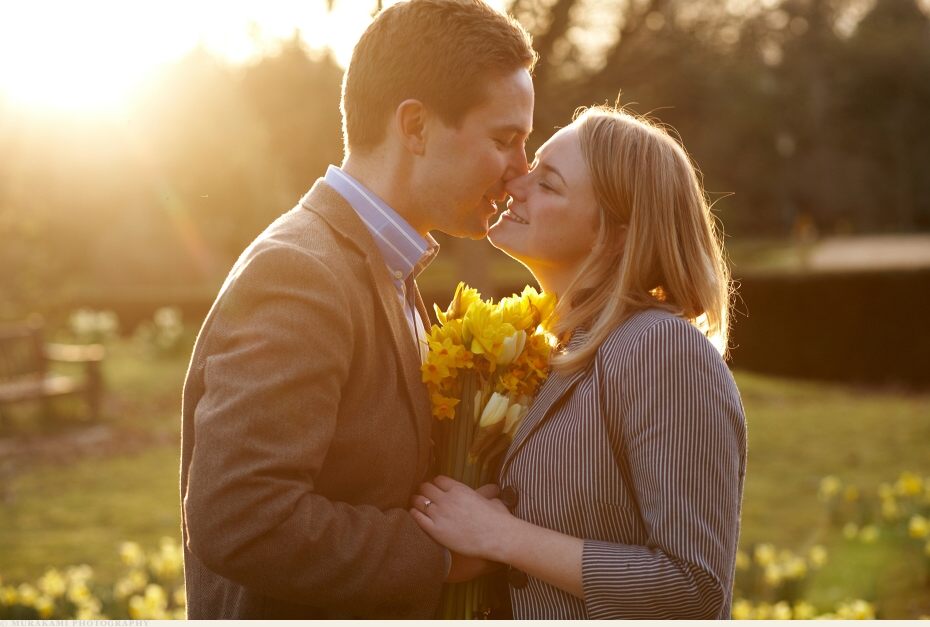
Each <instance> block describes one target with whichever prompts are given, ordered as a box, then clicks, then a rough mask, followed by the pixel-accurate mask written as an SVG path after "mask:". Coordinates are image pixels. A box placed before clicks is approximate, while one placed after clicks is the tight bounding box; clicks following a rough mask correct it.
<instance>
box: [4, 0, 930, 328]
mask: <svg viewBox="0 0 930 627" xmlns="http://www.w3.org/2000/svg"><path fill="white" fill-rule="evenodd" d="M330 4H332V3H330ZM511 8H512V11H513V12H514V14H515V15H516V16H517V17H518V19H520V21H521V22H522V23H524V24H525V25H526V26H527V27H528V28H529V29H530V30H531V31H532V32H533V34H534V36H535V42H536V47H537V48H538V49H539V52H540V55H541V61H540V63H539V66H538V68H537V71H536V86H537V87H536V89H537V108H536V121H535V127H536V132H535V133H534V134H533V136H532V138H531V140H530V146H529V147H528V148H529V150H530V151H531V152H532V151H533V150H535V148H536V147H537V146H538V145H539V144H541V143H542V141H544V140H545V139H546V137H547V136H548V135H549V134H550V133H551V132H552V130H553V129H554V128H556V127H558V126H560V125H564V124H566V123H567V122H568V121H569V120H570V118H571V115H572V112H573V110H574V109H575V108H576V107H577V106H579V105H583V104H591V103H598V102H611V103H613V102H615V101H616V100H618V94H619V102H621V103H622V104H627V105H630V106H632V107H633V108H634V109H635V110H636V111H638V112H641V113H650V112H651V113H654V114H655V115H656V116H657V117H659V118H660V119H661V120H662V121H664V122H666V123H668V124H670V125H672V126H673V127H674V128H675V129H677V131H678V132H679V133H680V135H681V137H682V139H683V141H684V143H685V145H686V146H687V147H688V149H689V150H690V152H691V153H692V154H693V156H694V158H695V160H696V161H697V163H698V164H699V165H700V167H701V168H702V170H703V172H704V176H705V183H706V187H707V189H708V191H709V193H710V195H711V197H712V198H714V199H715V200H717V203H716V205H715V208H716V210H717V212H718V215H719V216H720V217H721V219H722V221H723V224H724V225H725V228H726V231H727V233H728V235H730V236H732V237H733V238H736V239H739V238H742V237H753V238H759V237H773V238H778V237H790V236H792V235H797V234H798V232H799V230H800V231H803V232H808V231H813V232H815V233H819V234H821V235H825V234H826V235H829V234H851V233H856V234H862V233H890V232H893V233H908V232H916V231H928V230H930V177H927V176H926V172H928V171H930V116H927V115H926V112H927V111H928V110H930V80H928V76H930V18H928V14H927V10H926V6H923V7H922V6H921V5H920V4H919V3H918V2H916V1H915V0H875V1H874V2H868V1H862V0H783V1H781V2H778V1H775V0H767V1H766V2H745V1H744V2H741V1H739V0H728V1H723V0H701V1H693V0H689V1H687V2H685V1H683V0H514V1H513V2H512V5H511ZM61 54H67V52H66V51H62V52H61ZM341 76H342V68H341V67H339V65H338V64H337V63H336V62H335V61H334V60H333V57H332V56H331V55H329V54H327V53H326V52H318V51H311V50H309V49H308V48H307V47H306V45H305V44H304V42H303V40H302V39H301V38H300V37H299V34H297V33H295V35H294V37H293V38H292V39H291V40H290V41H284V42H282V43H281V45H280V47H279V49H278V51H277V52H276V53H274V54H270V55H268V56H265V57H263V58H260V59H258V60H253V61H252V62H249V63H246V64H242V65H233V64H230V63H227V62H224V61H222V60H220V59H218V58H215V57H213V56H211V54H210V53H209V52H207V51H206V50H205V49H202V48H201V49H195V50H194V51H192V52H191V53H190V54H189V55H188V56H186V57H185V58H184V59H183V60H181V61H179V62H177V63H175V64H173V65H172V66H169V67H166V68H165V69H163V70H162V71H161V73H160V74H159V75H158V76H157V77H154V78H153V79H152V80H151V81H150V82H149V83H148V86H147V88H146V89H144V90H142V91H141V92H139V93H138V94H136V96H135V98H134V100H133V101H132V103H131V104H130V105H129V106H128V107H126V108H125V109H124V110H123V111H122V112H121V113H120V114H119V115H117V116H110V117H98V118H94V117H92V116H78V115H74V116H70V117H69V116H63V115H60V114H55V115H52V114H42V113H37V112H30V111H28V110H25V111H24V110H22V109H18V108H16V107H14V106H13V105H12V104H11V103H10V102H5V101H3V100H0V159H2V162H3V167H2V168H0V241H2V242H3V246H2V247H0V267H3V268H5V269H7V271H5V272H2V273H0V292H2V294H3V298H2V300H0V317H3V318H15V317H18V316H21V315H23V313H24V312H26V311H27V310H28V311H31V310H35V309H37V308H38V309H43V308H45V309H50V308H54V307H55V305H56V304H57V303H62V302H68V303H70V304H71V305H74V304H83V303H82V301H86V302H92V301H94V300H95V299H96V300H98V301H99V300H100V296H101V294H107V295H109V296H117V295H118V296H120V297H121V298H123V299H131V298H132V296H133V295H134V294H137V293H139V292H140V291H141V292H144V293H147V294H153V293H158V294H159V297H158V298H157V299H153V302H154V300H158V301H159V302H160V304H164V303H168V302H172V301H175V302H176V301H179V300H183V297H185V295H186V297H189V298H193V296H191V294H196V295H197V297H198V298H199V299H201V300H202V299H209V296H210V295H211V294H212V293H213V292H214V291H215V289H216V287H217V286H218V285H219V283H220V282H221V280H222V277H223V276H224V274H225V272H226V270H227V269H228V268H229V266H230V264H231V263H232V261H233V260H234V259H235V257H236V256H237V255H238V253H239V252H240V251H241V250H242V248H243V247H244V246H245V245H246V244H247V243H248V242H249V241H250V240H251V239H252V238H253V237H254V236H255V235H256V234H257V233H258V232H259V231H260V230H261V229H262V228H263V227H264V226H265V225H266V224H267V223H268V222H269V221H270V220H272V219H273V218H274V217H276V216H277V215H278V214H280V213H282V212H284V211H286V210H287V209H288V208H290V207H291V206H293V205H294V203H295V202H296V200H297V199H298V198H299V196H300V195H301V194H302V193H303V192H304V191H305V190H306V189H308V188H309V187H310V185H312V183H313V181H314V180H315V179H316V178H317V177H319V176H321V175H322V174H323V173H324V171H325V167H326V165H327V164H329V163H339V162H340V161H341V158H342V147H341V138H340V117H339V108H338V106H339V104H338V103H339V87H340V81H341ZM447 249H448V250H447V253H448V254H447V255H446V257H447V259H446V261H447V262H450V261H451V262H452V263H454V265H455V266H454V269H453V271H455V269H463V270H465V272H466V273H467V269H465V268H464V266H465V263H464V261H465V258H466V257H468V256H469V255H472V256H474V255H473V253H474V252H475V251H476V250H484V248H476V247H475V246H472V245H471V244H469V243H459V242H449V245H448V246H447ZM466 278H467V277H466ZM491 291H493V290H491ZM98 304H106V303H98Z"/></svg>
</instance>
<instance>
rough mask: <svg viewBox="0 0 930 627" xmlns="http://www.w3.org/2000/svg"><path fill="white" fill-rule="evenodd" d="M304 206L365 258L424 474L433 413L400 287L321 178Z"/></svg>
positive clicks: (359, 223)
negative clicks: (407, 401) (410, 411)
mask: <svg viewBox="0 0 930 627" xmlns="http://www.w3.org/2000/svg"><path fill="white" fill-rule="evenodd" d="M303 205H304V207H305V208H307V209H310V210H312V211H313V212H314V213H316V214H318V215H319V216H320V217H322V218H323V219H324V220H326V222H327V223H328V224H329V225H330V226H331V227H332V228H333V229H334V230H336V231H337V232H338V233H339V234H341V235H342V236H343V237H345V238H346V240H348V242H349V243H350V244H352V245H353V246H354V247H355V248H357V249H358V250H359V251H360V252H361V253H362V254H363V255H364V256H365V263H366V266H367V269H368V272H369V274H370V277H371V282H372V284H373V285H374V287H375V289H376V290H377V293H378V298H377V300H378V302H379V304H380V306H381V310H382V311H383V313H384V316H385V318H386V319H387V323H388V330H389V332H390V336H391V342H392V344H393V345H394V351H395V353H396V355H397V359H398V362H399V363H400V370H401V376H402V378H403V380H404V383H405V387H406V389H407V396H408V398H409V399H410V404H411V407H412V408H413V414H412V415H411V416H410V418H411V420H413V423H414V426H415V428H416V432H417V438H418V440H419V446H418V459H417V467H418V468H420V469H421V470H423V471H424V472H425V469H426V467H427V465H428V464H429V455H430V428H431V417H432V411H431V409H430V404H429V403H430V401H429V396H428V394H427V391H426V386H425V385H424V384H423V382H422V380H421V378H420V355H419V350H418V348H417V346H416V344H415V342H414V340H413V338H412V337H411V335H410V327H409V326H408V324H407V317H406V314H405V313H404V310H403V308H402V307H401V304H400V298H399V296H398V294H397V288H396V287H395V286H394V281H393V279H392V277H391V275H390V273H389V272H388V269H387V265H386V264H385V262H384V259H382V257H381V253H380V252H378V248H377V246H376V245H375V243H374V240H373V239H372V237H371V233H370V232H369V231H368V228H367V227H366V226H365V224H364V223H363V222H362V221H361V219H360V218H359V217H358V215H357V214H356V213H355V210H354V209H353V208H352V206H351V205H350V204H349V203H348V201H346V199H345V198H343V197H342V195H341V194H339V192H337V191H336V190H334V189H333V188H331V187H330V186H329V185H327V184H326V183H325V182H324V181H323V180H322V179H319V180H317V182H316V183H314V185H313V187H312V188H311V190H310V192H309V193H308V194H307V196H306V198H305V199H304V201H303ZM417 303H418V306H419V307H422V300H421V299H420V297H419V292H417ZM425 320H428V318H427V319H425ZM365 383H367V382H365ZM421 474H422V473H421Z"/></svg>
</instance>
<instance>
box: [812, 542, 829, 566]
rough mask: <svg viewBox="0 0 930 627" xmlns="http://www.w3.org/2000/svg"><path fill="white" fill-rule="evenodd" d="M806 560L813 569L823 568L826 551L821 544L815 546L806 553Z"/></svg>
mask: <svg viewBox="0 0 930 627" xmlns="http://www.w3.org/2000/svg"><path fill="white" fill-rule="evenodd" d="M807 559H808V561H809V562H810V565H811V566H813V567H814V568H823V566H824V564H826V563H827V549H826V548H824V546H823V545H821V544H815V545H814V546H812V547H811V549H810V551H808V552H807Z"/></svg>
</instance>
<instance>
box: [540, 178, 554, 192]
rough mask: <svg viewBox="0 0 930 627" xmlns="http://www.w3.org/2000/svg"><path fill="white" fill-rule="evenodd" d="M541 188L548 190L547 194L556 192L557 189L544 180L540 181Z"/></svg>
mask: <svg viewBox="0 0 930 627" xmlns="http://www.w3.org/2000/svg"><path fill="white" fill-rule="evenodd" d="M539 186H540V187H541V188H543V189H544V190H546V191H547V192H554V191H555V189H554V188H553V187H552V186H551V185H549V183H547V182H545V181H543V180H540V181H539Z"/></svg>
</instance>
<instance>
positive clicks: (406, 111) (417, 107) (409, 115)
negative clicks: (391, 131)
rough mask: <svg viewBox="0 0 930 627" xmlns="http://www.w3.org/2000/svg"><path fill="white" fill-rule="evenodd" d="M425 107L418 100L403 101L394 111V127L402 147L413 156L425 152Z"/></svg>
mask: <svg viewBox="0 0 930 627" xmlns="http://www.w3.org/2000/svg"><path fill="white" fill-rule="evenodd" d="M426 116H427V111H426V107H424V106H423V103H422V102H420V101H419V100H414V99H409V100H404V101H403V102H402V103H400V104H399V105H397V109H395V110H394V127H395V128H396V130H397V134H398V136H399V137H400V139H401V142H402V143H403V145H404V147H405V148H406V149H407V150H408V151H410V152H411V153H412V154H415V155H422V154H424V153H425V152H426Z"/></svg>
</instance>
